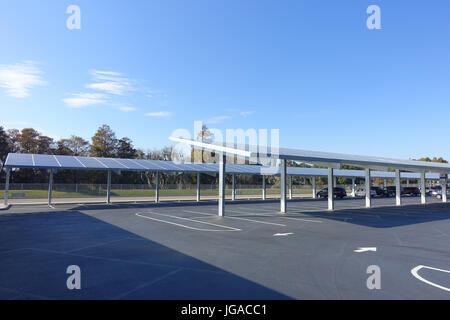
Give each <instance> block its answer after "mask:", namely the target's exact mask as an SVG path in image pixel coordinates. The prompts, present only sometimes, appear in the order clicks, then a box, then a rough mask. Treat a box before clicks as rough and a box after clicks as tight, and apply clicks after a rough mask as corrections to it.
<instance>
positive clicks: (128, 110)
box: [117, 106, 136, 112]
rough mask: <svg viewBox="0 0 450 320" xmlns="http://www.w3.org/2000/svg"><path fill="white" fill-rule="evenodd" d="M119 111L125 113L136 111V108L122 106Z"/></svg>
mask: <svg viewBox="0 0 450 320" xmlns="http://www.w3.org/2000/svg"><path fill="white" fill-rule="evenodd" d="M117 109H119V110H120V111H123V112H131V111H136V108H134V107H127V106H121V107H118V108H117Z"/></svg>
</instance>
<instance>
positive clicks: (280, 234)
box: [273, 232, 293, 237]
mask: <svg viewBox="0 0 450 320" xmlns="http://www.w3.org/2000/svg"><path fill="white" fill-rule="evenodd" d="M291 234H293V233H292V232H290V233H275V234H274V235H273V236H274V237H287V236H290V235H291Z"/></svg>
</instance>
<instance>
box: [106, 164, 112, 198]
mask: <svg viewBox="0 0 450 320" xmlns="http://www.w3.org/2000/svg"><path fill="white" fill-rule="evenodd" d="M106 203H107V204H110V203H111V171H110V170H108V178H107V183H106Z"/></svg>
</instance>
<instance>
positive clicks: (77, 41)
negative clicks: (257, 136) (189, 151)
mask: <svg viewBox="0 0 450 320" xmlns="http://www.w3.org/2000/svg"><path fill="white" fill-rule="evenodd" d="M72 4H75V5H78V6H79V7H80V9H81V29H80V30H69V29H67V28H66V20H67V18H68V17H69V15H68V14H66V8H67V7H68V6H69V5H72ZM371 4H376V5H379V6H380V8H381V24H382V29H381V30H368V29H367V27H366V19H367V17H368V16H369V15H368V14H367V13H366V9H367V7H368V6H369V5H371ZM449 32H450V2H449V1H444V0H442V1H424V0H420V1H404V0H397V1H380V0H373V1H362V0H343V1H333V0H327V1H313V0H308V1H300V0H295V1H263V0H241V1H237V0H230V1H216V0H194V1H181V0H164V1H162V0H161V1H149V0H133V1H119V0H117V1H107V0H86V1H84V0H72V1H51V0H43V1H39V2H38V1H32V0H28V1H23V0H14V1H12V0H9V1H7V0H2V1H1V2H0V39H1V41H2V45H1V48H2V50H0V110H1V115H0V124H1V125H4V126H6V127H7V128H13V127H17V128H23V127H30V126H31V127H35V128H38V129H39V130H40V131H42V132H43V133H44V134H47V135H50V136H52V137H56V138H58V137H68V136H70V135H72V134H75V135H79V136H82V137H84V138H86V139H89V138H90V137H91V136H92V135H93V133H94V132H95V131H96V129H97V128H98V127H99V126H100V125H102V124H104V123H106V124H109V125H110V126H111V127H112V128H113V129H114V130H115V131H116V133H117V135H118V137H123V136H127V137H129V138H131V139H132V140H133V141H134V143H135V146H136V147H140V148H143V149H147V148H159V147H162V146H164V145H169V144H171V142H170V141H169V140H168V136H169V135H170V134H171V133H172V131H173V130H175V129H177V128H186V129H188V130H190V131H192V130H193V122H194V121H195V120H204V121H206V122H207V123H208V126H210V127H216V128H219V129H227V128H230V129H236V128H243V129H248V128H255V129H260V128H263V129H280V144H281V146H285V147H295V148H303V149H310V150H320V151H333V152H342V153H353V154H366V155H380V156H388V157H396V158H411V157H412V158H414V157H421V156H443V157H446V158H447V159H450V148H449V147H448V146H449V141H450V126H449V125H448V123H449V121H448V120H449V116H450V108H449V103H450V59H449V57H450V37H449V36H448V35H449Z"/></svg>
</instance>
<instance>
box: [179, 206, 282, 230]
mask: <svg viewBox="0 0 450 320" xmlns="http://www.w3.org/2000/svg"><path fill="white" fill-rule="evenodd" d="M227 211H230V212H236V211H232V210H227ZM183 212H187V213H195V214H203V215H205V216H210V217H214V216H215V215H212V214H209V213H203V212H198V211H190V210H183ZM224 218H226V219H236V220H244V221H250V222H255V223H262V224H270V225H273V226H279V227H286V225H284V224H280V223H273V222H266V221H258V220H252V219H247V218H240V217H234V216H225V217H224Z"/></svg>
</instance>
